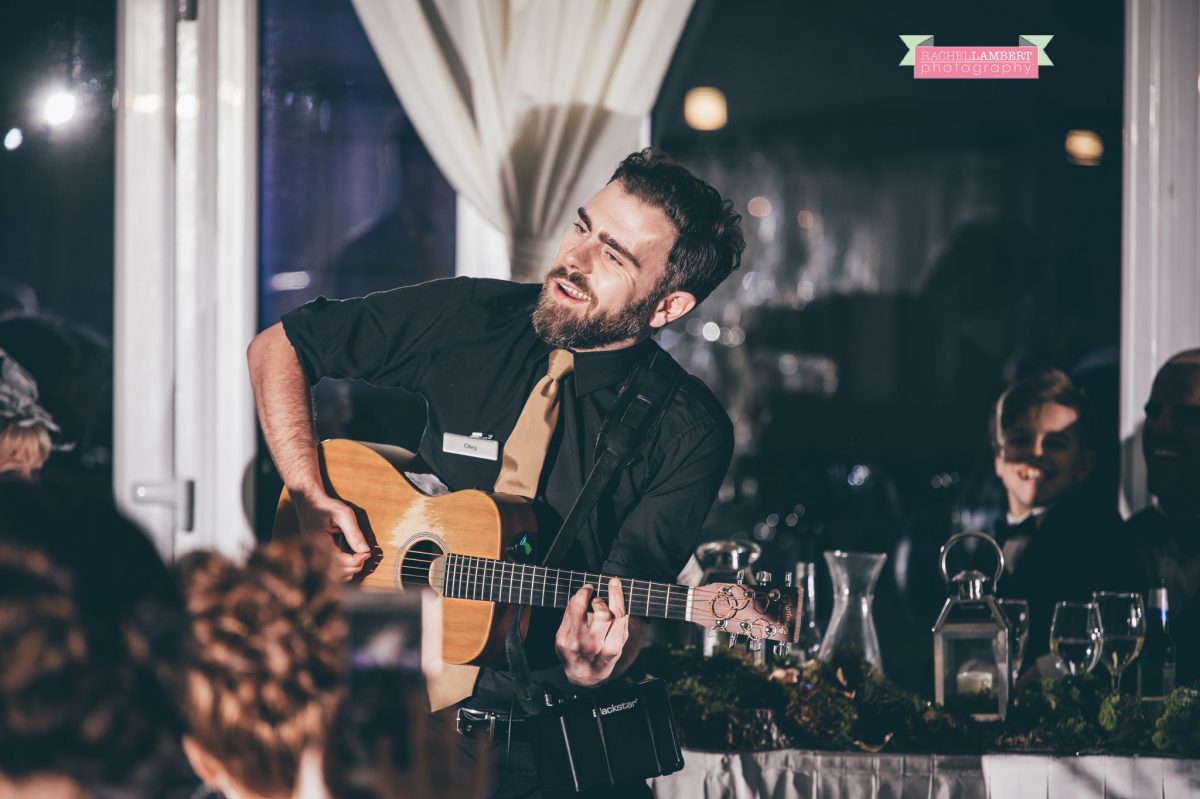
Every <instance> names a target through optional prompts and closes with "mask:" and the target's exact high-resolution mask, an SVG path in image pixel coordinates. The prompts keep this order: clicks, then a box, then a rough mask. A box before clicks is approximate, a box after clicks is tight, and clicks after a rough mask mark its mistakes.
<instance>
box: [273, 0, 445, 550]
mask: <svg viewBox="0 0 1200 799" xmlns="http://www.w3.org/2000/svg"><path fill="white" fill-rule="evenodd" d="M261 22H262V48H261V53H260V57H261V103H262V106H261V144H262V149H261V155H260V158H261V167H260V168H261V172H260V174H261V188H260V197H261V220H260V248H261V250H260V253H261V255H260V269H261V273H260V279H261V282H260V286H261V295H260V296H261V303H260V306H259V314H260V318H259V321H260V326H261V327H263V328H265V327H268V326H270V325H272V324H274V323H275V322H277V321H278V320H279V318H280V316H281V315H282V314H284V313H285V312H286V311H288V310H290V309H292V308H294V307H296V306H298V305H300V304H302V303H304V302H307V301H308V300H311V299H313V298H314V297H317V296H318V295H324V296H326V297H337V298H343V297H356V296H361V295H363V294H368V293H370V292H372V291H381V290H386V289H390V288H394V287H396V286H403V285H411V284H414V283H422V282H424V281H427V280H433V279H435V278H443V277H452V276H453V275H454V244H455V240H454V236H455V193H454V191H453V189H451V188H450V185H449V184H448V183H447V182H446V180H445V179H444V178H443V177H442V175H441V173H440V172H439V171H438V169H437V167H436V166H435V165H434V163H433V161H432V159H430V157H429V153H428V152H427V151H426V149H425V147H424V145H423V144H422V143H421V140H420V138H419V137H418V136H417V134H416V131H415V130H413V127H412V125H411V123H410V122H409V121H408V118H407V116H406V115H405V113H404V109H403V108H402V107H401V106H400V103H399V101H398V100H397V99H396V95H395V92H393V91H392V87H391V85H390V84H389V83H388V80H387V77H386V75H385V74H384V72H383V69H382V67H381V66H380V64H379V61H378V59H377V58H376V56H375V52H374V50H373V49H372V48H371V44H370V42H369V41H368V39H367V36H366V34H365V33H364V31H363V29H362V25H361V24H360V23H359V20H358V16H357V14H355V12H354V8H353V7H352V6H351V4H350V1H349V0H264V2H263V3H262V5H261ZM314 404H315V409H316V413H317V433H318V435H319V437H321V438H331V437H341V438H354V439H362V440H368V441H381V442H387V443H392V444H399V445H401V446H406V447H408V448H410V449H414V450H415V449H416V445H417V443H418V442H419V440H420V434H421V431H422V430H423V429H424V426H425V407H424V404H423V402H422V401H421V400H420V398H418V397H415V396H412V395H408V394H406V393H404V392H401V391H398V390H387V389H377V388H373V387H370V386H366V385H364V384H361V383H356V382H347V381H330V380H324V381H322V382H321V383H320V384H318V386H317V387H316V390H315V394H314ZM259 476H260V480H259V492H258V509H259V513H258V530H259V531H260V533H261V532H263V531H265V530H269V529H270V517H271V513H272V511H273V508H274V496H275V494H276V493H277V491H278V485H279V484H278V478H277V477H276V476H275V475H274V472H273V469H272V468H271V464H270V459H269V456H268V455H267V453H266V449H265V447H260V469H259Z"/></svg>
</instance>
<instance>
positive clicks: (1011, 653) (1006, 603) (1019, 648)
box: [996, 599, 1029, 686]
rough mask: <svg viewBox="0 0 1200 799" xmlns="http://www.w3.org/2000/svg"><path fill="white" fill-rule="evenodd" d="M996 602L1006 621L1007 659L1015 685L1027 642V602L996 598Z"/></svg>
mask: <svg viewBox="0 0 1200 799" xmlns="http://www.w3.org/2000/svg"><path fill="white" fill-rule="evenodd" d="M996 604H997V605H999V606H1000V612H1001V613H1003V614H1004V620H1005V621H1007V622H1008V660H1009V668H1010V669H1011V670H1012V681H1013V685H1014V686H1015V685H1016V684H1017V677H1018V676H1019V675H1020V674H1021V661H1023V660H1024V659H1025V645H1026V644H1027V643H1028V642H1029V603H1028V602H1026V601H1025V600H1024V599H997V600H996Z"/></svg>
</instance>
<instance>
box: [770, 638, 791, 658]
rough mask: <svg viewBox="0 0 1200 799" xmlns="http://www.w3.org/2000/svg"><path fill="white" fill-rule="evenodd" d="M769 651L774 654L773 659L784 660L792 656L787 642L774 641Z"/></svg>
mask: <svg viewBox="0 0 1200 799" xmlns="http://www.w3.org/2000/svg"><path fill="white" fill-rule="evenodd" d="M771 651H772V652H774V653H775V657H781V658H785V657H787V656H788V655H790V654H792V645H791V644H789V643H788V642H787V641H776V642H775V646H774V647H772V649H771Z"/></svg>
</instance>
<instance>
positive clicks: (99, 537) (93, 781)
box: [0, 482, 185, 799]
mask: <svg viewBox="0 0 1200 799" xmlns="http://www.w3.org/2000/svg"><path fill="white" fill-rule="evenodd" d="M184 627H185V620H184V615H183V604H182V600H181V598H180V596H179V594H178V592H177V590H176V588H175V585H174V582H173V581H172V579H171V576H170V573H169V572H168V570H167V568H166V566H165V565H164V564H163V562H162V561H161V560H160V559H159V557H158V554H157V552H155V550H154V547H153V546H152V545H151V543H150V541H149V539H147V538H146V536H145V535H144V534H143V533H142V532H141V531H140V530H138V529H137V528H136V527H135V526H134V525H133V524H131V523H130V522H129V521H127V520H126V519H124V518H123V517H121V516H120V514H118V513H117V511H116V510H115V509H114V508H112V507H111V505H109V504H107V503H106V502H103V501H99V500H97V501H91V500H88V499H86V498H84V497H82V496H81V495H80V494H79V492H78V491H74V490H70V489H65V488H63V487H60V486H51V485H47V484H34V483H25V482H8V483H0V797H2V798H3V799H8V797H17V796H19V797H23V798H24V797H33V798H34V799H37V797H54V799H75V797H104V798H106V799H107V798H108V797H125V796H129V797H143V796H162V795H165V794H166V793H167V792H168V786H169V784H170V783H171V781H172V779H174V777H175V776H176V775H178V771H177V769H178V768H179V767H181V765H182V762H183V757H182V754H181V753H180V750H179V734H180V725H179V719H178V716H177V714H176V713H175V712H174V705H173V702H172V698H173V695H174V693H175V688H174V686H173V685H172V677H173V675H175V674H177V673H178V664H179V654H180V648H181V647H180V642H181V639H182V635H183V631H184ZM173 769H176V770H175V771H173Z"/></svg>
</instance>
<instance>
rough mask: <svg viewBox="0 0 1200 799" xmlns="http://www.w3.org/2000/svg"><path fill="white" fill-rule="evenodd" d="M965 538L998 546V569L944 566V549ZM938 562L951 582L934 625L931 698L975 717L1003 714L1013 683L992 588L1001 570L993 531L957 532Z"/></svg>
mask: <svg viewBox="0 0 1200 799" xmlns="http://www.w3.org/2000/svg"><path fill="white" fill-rule="evenodd" d="M967 538H982V539H983V540H984V541H987V542H988V543H989V544H991V546H992V548H993V549H995V550H996V573H995V575H993V576H992V577H991V578H990V579H989V578H988V576H987V575H985V574H983V573H982V572H980V571H977V570H975V569H968V570H965V571H961V572H959V573H958V574H956V575H954V577H950V575H949V573H948V572H947V571H946V555H947V554H948V553H949V552H950V549H951V548H952V547H953V546H954V545H955V544H957V543H958V542H960V541H962V540H964V539H967ZM939 566H940V568H941V572H942V576H943V577H944V578H945V579H946V583H947V585H948V586H949V585H951V584H953V586H952V590H951V592H950V596H948V597H947V598H946V604H945V605H944V606H943V607H942V612H941V615H939V616H938V620H937V623H936V624H934V625H933V685H934V698H935V700H936V701H937V703H938V704H939V705H941V706H943V707H945V708H946V709H947V710H951V711H954V712H958V713H969V714H970V715H971V716H972V718H974V719H976V720H978V721H1000V720H1003V719H1004V717H1005V715H1006V713H1007V712H1008V697H1009V686H1010V685H1012V678H1011V674H1010V671H1011V665H1010V663H1009V645H1008V638H1009V630H1008V623H1007V622H1006V621H1005V618H1004V613H1003V612H1002V611H1001V610H1000V606H999V605H997V604H996V600H995V597H994V593H995V589H996V583H997V581H999V579H1000V575H1002V574H1003V573H1004V553H1003V552H1001V551H1000V547H999V546H997V544H996V542H995V541H994V540H993V539H992V538H991V536H988V535H985V534H984V533H977V532H965V533H958V534H956V535H953V536H951V537H950V539H949V540H948V541H946V543H945V545H944V546H943V547H942V552H941V557H940V559H939Z"/></svg>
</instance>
